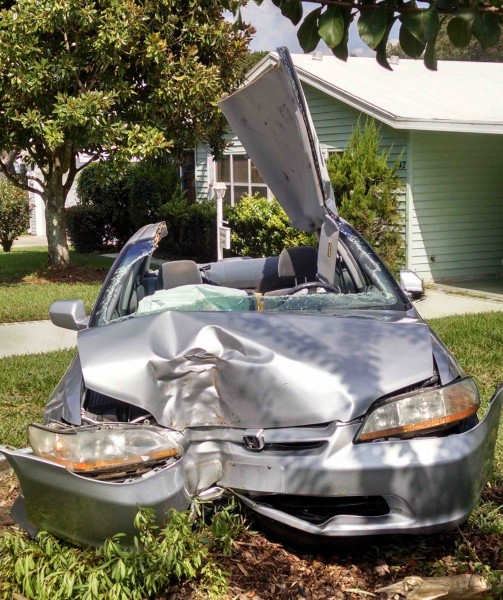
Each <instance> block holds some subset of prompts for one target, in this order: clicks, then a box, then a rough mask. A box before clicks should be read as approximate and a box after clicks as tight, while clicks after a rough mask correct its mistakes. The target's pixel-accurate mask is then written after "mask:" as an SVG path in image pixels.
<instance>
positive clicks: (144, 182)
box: [127, 162, 185, 230]
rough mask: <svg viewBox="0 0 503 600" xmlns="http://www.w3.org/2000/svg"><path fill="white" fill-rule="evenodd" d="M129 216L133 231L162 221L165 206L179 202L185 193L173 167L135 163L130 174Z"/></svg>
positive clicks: (175, 168)
mask: <svg viewBox="0 0 503 600" xmlns="http://www.w3.org/2000/svg"><path fill="white" fill-rule="evenodd" d="M127 187H128V195H129V216H130V219H131V222H132V224H133V226H134V229H135V230H136V229H139V228H140V227H143V225H147V223H156V222H157V221H160V220H162V216H161V215H162V207H163V206H164V205H165V204H166V203H167V202H169V203H171V202H173V203H180V202H181V201H182V200H183V199H184V197H185V193H184V192H183V190H182V187H181V185H180V173H179V169H178V167H176V166H174V165H166V164H159V163H153V162H141V163H135V164H132V165H131V166H130V168H129V170H128V174H127Z"/></svg>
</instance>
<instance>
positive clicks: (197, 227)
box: [66, 163, 315, 262]
mask: <svg viewBox="0 0 503 600" xmlns="http://www.w3.org/2000/svg"><path fill="white" fill-rule="evenodd" d="M77 194H78V197H79V200H80V204H79V205H77V206H73V207H71V208H68V209H67V211H66V212H67V226H68V235H69V238H70V241H71V242H72V244H73V245H74V247H75V248H76V250H78V251H79V252H84V253H85V252H93V251H96V250H101V249H103V248H104V247H106V246H110V245H111V244H113V245H116V246H122V245H123V244H124V243H125V242H126V241H127V239H128V238H129V237H130V236H131V235H132V234H133V233H134V232H135V231H136V230H137V229H139V228H140V227H142V226H143V225H146V224H147V223H155V222H157V221H166V224H167V227H168V235H167V236H166V237H165V238H164V239H163V240H162V241H161V244H160V250H161V252H162V253H163V254H165V255H166V256H169V257H173V258H191V259H193V260H196V261H198V262H201V261H211V260H215V259H216V206H215V203H214V202H211V201H205V202H200V203H196V204H188V203H187V201H186V199H185V197H184V194H183V192H182V190H181V189H180V185H179V178H178V173H177V172H175V171H174V169H173V168H165V167H164V168H160V167H159V166H158V165H151V164H148V165H145V164H134V165H131V167H130V168H129V169H128V171H127V172H126V174H123V175H122V176H121V177H120V178H117V177H114V176H113V172H112V171H111V170H110V167H109V166H108V165H106V163H104V164H97V165H91V166H90V167H88V168H87V169H86V170H85V171H84V172H83V173H82V176H81V178H80V180H79V184H78V189H77ZM225 217H226V218H227V219H228V221H229V224H230V226H231V227H232V230H233V233H232V249H231V251H230V252H229V253H228V255H231V256H232V255H237V254H239V255H246V256H253V257H259V256H274V255H278V254H279V253H280V252H281V250H282V249H283V248H284V247H285V246H296V245H310V244H313V243H315V240H313V239H312V236H309V235H307V234H305V233H303V232H299V231H297V230H295V229H293V228H292V227H290V225H289V221H288V217H287V216H286V214H285V212H284V211H283V209H282V208H281V206H280V205H279V203H278V202H277V201H276V200H272V201H269V200H267V199H266V198H260V197H258V196H253V197H245V198H243V199H242V200H241V201H240V202H239V203H238V204H237V205H236V206H235V207H234V208H230V207H226V208H225Z"/></svg>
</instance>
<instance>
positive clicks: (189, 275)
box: [159, 260, 203, 290]
mask: <svg viewBox="0 0 503 600" xmlns="http://www.w3.org/2000/svg"><path fill="white" fill-rule="evenodd" d="M159 274H160V276H161V282H160V288H161V289H163V290H170V289H172V288H174V287H178V286H179V285H191V284H201V283H203V279H202V277H201V272H200V271H199V267H198V266H197V265H196V263H195V262H194V261H193V260H175V261H172V262H165V263H163V264H162V265H161V268H160V270H159Z"/></svg>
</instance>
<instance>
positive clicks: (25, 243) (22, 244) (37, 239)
mask: <svg viewBox="0 0 503 600" xmlns="http://www.w3.org/2000/svg"><path fill="white" fill-rule="evenodd" d="M33 246H47V238H46V236H45V235H22V236H21V237H18V238H17V240H14V243H13V244H12V247H13V248H32V247H33Z"/></svg>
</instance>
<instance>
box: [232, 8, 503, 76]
mask: <svg viewBox="0 0 503 600" xmlns="http://www.w3.org/2000/svg"><path fill="white" fill-rule="evenodd" d="M246 1H247V0H235V4H236V5H239V6H240V5H242V4H243V3H245V2H246ZM254 1H255V3H256V4H262V0H254ZM273 3H274V4H275V5H276V6H278V7H280V8H281V11H282V13H283V14H284V15H285V16H287V17H288V18H289V19H290V20H291V21H292V22H293V23H294V24H295V25H296V24H299V29H298V32H297V36H298V39H299V43H300V45H301V47H302V49H303V50H304V52H312V51H313V50H315V49H316V47H317V46H318V43H319V41H320V40H323V41H325V43H326V44H327V46H328V47H329V48H331V50H332V52H333V53H334V55H335V56H337V57H338V58H340V59H342V60H346V59H347V57H348V46H347V44H348V31H349V27H350V26H351V23H352V22H353V21H354V20H355V21H356V22H357V27H358V33H359V35H360V37H361V39H362V41H363V42H364V43H365V44H367V46H369V48H371V49H373V50H375V51H376V60H377V61H378V62H379V63H380V64H381V65H382V66H383V67H385V68H390V66H389V63H388V61H387V58H386V46H387V44H388V42H389V36H390V33H391V29H392V27H391V26H390V24H393V23H394V22H395V21H396V20H397V19H399V21H400V29H399V37H400V44H401V47H402V49H403V51H404V53H405V54H406V55H407V56H409V57H411V58H419V57H420V56H423V57H424V62H425V65H426V66H427V67H428V68H430V69H436V44H437V40H438V34H439V31H440V25H441V16H442V15H445V16H448V17H449V18H450V19H451V20H450V22H449V25H448V36H449V41H450V43H451V44H452V45H453V46H454V47H458V48H464V47H466V46H468V45H469V44H470V43H471V42H472V41H473V40H477V41H478V42H479V43H480V45H481V47H482V48H483V49H484V50H485V49H487V48H493V47H495V46H496V45H497V44H498V42H499V39H500V35H501V24H502V20H503V0H480V1H477V2H474V1H473V0H427V1H426V2H416V0H405V1H404V0H273ZM226 4H229V2H227V3H226ZM316 4H318V5H319V8H315V9H314V10H311V12H309V13H308V14H307V15H305V16H303V15H304V14H305V13H304V11H303V5H305V6H306V7H309V8H310V9H312V7H313V5H314V6H316ZM322 11H323V12H322Z"/></svg>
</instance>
